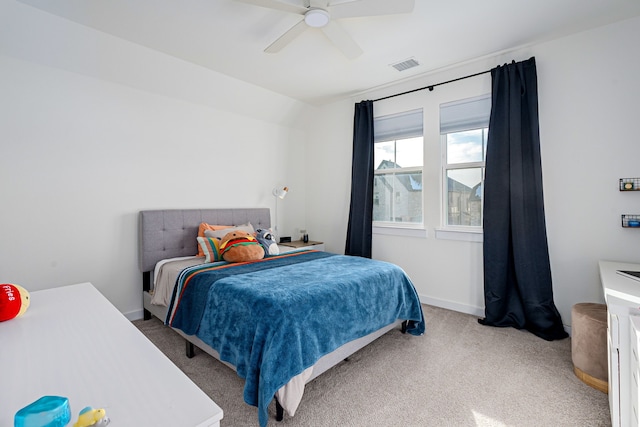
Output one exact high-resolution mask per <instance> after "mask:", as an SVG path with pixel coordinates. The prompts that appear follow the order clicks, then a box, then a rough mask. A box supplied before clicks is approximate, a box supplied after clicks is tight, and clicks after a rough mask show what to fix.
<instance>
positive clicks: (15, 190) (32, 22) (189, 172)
mask: <svg viewBox="0 0 640 427" xmlns="http://www.w3.org/2000/svg"><path fill="white" fill-rule="evenodd" d="M0 17H1V18H0V94H1V95H0V99H1V101H0V200H1V201H2V209H0V236H1V237H0V239H1V240H0V281H2V282H10V283H17V284H20V285H22V286H23V287H25V288H26V289H28V290H30V291H36V290H40V289H45V288H51V287H58V286H63V285H67V284H72V283H78V282H85V281H89V282H92V283H93V284H94V285H95V286H96V287H97V288H98V289H99V290H100V291H101V292H102V293H103V294H104V295H105V296H106V297H107V298H109V299H110V300H111V302H112V303H113V304H114V305H116V307H117V308H118V309H119V310H120V311H122V312H124V313H126V314H127V315H128V316H129V317H131V318H133V317H136V316H139V315H140V314H141V308H142V300H141V274H140V272H139V271H138V268H137V244H138V242H137V213H138V211H139V210H142V209H164V208H211V207H256V206H263V207H269V208H271V209H272V214H273V208H274V205H275V199H274V197H273V196H272V195H271V190H272V188H273V187H274V186H276V185H278V184H287V185H289V186H290V187H291V189H292V191H291V192H290V194H289V196H288V197H287V199H286V200H285V201H284V202H286V203H283V204H281V206H280V207H279V212H278V214H279V222H280V227H281V229H282V231H283V233H293V231H294V228H295V227H298V228H300V227H304V226H305V212H304V209H305V186H306V180H305V175H304V159H305V138H306V132H305V131H304V130H303V129H301V128H299V127H298V126H297V125H296V126H295V127H294V124H295V123H300V122H301V120H300V117H304V116H305V114H306V113H305V110H306V109H307V108H310V107H308V106H306V105H304V104H301V103H299V102H297V101H294V100H292V99H289V98H286V97H283V96H281V95H278V94H275V93H272V92H268V91H266V90H264V89H260V88H258V87H256V86H251V85H247V84H244V83H242V82H239V81H237V80H234V79H232V78H229V77H227V76H223V75H220V74H217V73H213V72H210V71H207V70H204V69H203V68H201V67H197V66H194V65H192V64H188V63H185V62H183V61H179V60H177V59H175V58H172V57H169V56H167V55H164V54H161V53H158V52H154V51H150V50H148V49H146V48H143V47H141V46H138V45H134V44H131V43H128V42H125V41H123V40H120V39H117V38H114V37H110V36H108V35H106V34H103V33H100V32H97V31H93V30H90V29H88V28H86V27H82V26H79V25H76V24H74V23H71V22H69V21H66V20H63V19H60V18H57V17H55V16H53V15H49V14H46V13H44V12H41V11H39V10H37V9H32V8H30V7H28V6H24V5H22V4H19V3H15V2H3V3H2V5H1V6H0ZM115 64H118V65H119V66H114V65H115ZM274 111H275V112H274ZM32 303H33V304H35V303H36V301H35V299H34V300H33V302H32Z"/></svg>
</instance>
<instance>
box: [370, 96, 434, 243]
mask: <svg viewBox="0 0 640 427" xmlns="http://www.w3.org/2000/svg"><path fill="white" fill-rule="evenodd" d="M418 115H419V117H420V120H421V122H420V126H419V127H416V126H414V127H412V128H411V130H410V131H408V133H404V132H403V131H399V132H397V133H395V134H394V133H393V132H389V128H388V127H386V128H385V130H386V132H384V133H383V135H380V134H376V130H375V126H374V144H376V143H383V142H394V143H395V145H394V150H396V148H395V147H397V142H398V141H402V140H407V139H414V138H420V139H421V143H422V156H423V157H422V162H421V163H422V165H421V166H409V167H399V168H389V169H374V170H373V177H374V182H375V178H376V176H385V175H389V176H393V175H396V174H411V173H417V172H419V173H420V176H421V178H422V179H421V182H420V184H421V186H422V188H421V190H420V204H419V206H420V218H421V219H420V222H409V221H407V222H396V221H376V220H373V221H372V231H373V232H374V233H375V234H395V235H398V234H400V235H416V233H415V232H413V231H412V230H417V235H419V236H423V235H425V226H424V220H425V212H424V201H425V198H424V143H425V142H424V141H425V138H424V110H423V108H417V109H411V110H406V111H403V112H400V113H395V114H389V115H383V116H379V117H376V118H374V120H378V121H385V122H386V123H387V124H388V123H389V122H390V121H392V120H394V119H398V120H399V122H400V123H402V122H403V121H404V119H405V118H406V117H411V116H413V117H414V118H415V117H417V116H418ZM374 123H375V122H374ZM414 124H415V123H414ZM418 130H419V133H418ZM376 166H377V165H375V164H374V168H375V167H376ZM375 195H376V192H375V190H374V196H373V197H374V199H373V203H374V204H375ZM392 197H395V195H394V196H392ZM394 207H395V199H394V200H393V204H392V206H391V208H392V209H393V208H394Z"/></svg>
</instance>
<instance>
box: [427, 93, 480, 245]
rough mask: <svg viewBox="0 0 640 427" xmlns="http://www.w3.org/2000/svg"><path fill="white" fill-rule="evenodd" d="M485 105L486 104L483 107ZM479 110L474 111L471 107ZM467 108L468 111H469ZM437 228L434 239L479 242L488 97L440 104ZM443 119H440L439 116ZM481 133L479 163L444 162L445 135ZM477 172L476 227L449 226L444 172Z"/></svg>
mask: <svg viewBox="0 0 640 427" xmlns="http://www.w3.org/2000/svg"><path fill="white" fill-rule="evenodd" d="M486 102H488V103H489V105H488V106H486V107H488V109H487V108H486V107H485V106H484V105H483V104H484V103H486ZM475 103H477V105H478V106H482V107H483V108H475V107H473V104H475ZM458 106H460V107H461V109H462V111H460V112H455V114H452V111H453V109H455V108H457V107H458ZM470 106H471V108H469V107H470ZM439 110H440V155H441V158H440V170H441V172H440V193H441V194H440V226H439V227H437V228H436V232H435V236H436V238H442V239H449V240H464V241H472V242H482V241H483V232H484V230H483V225H482V224H483V222H484V180H485V171H486V154H487V147H488V137H489V117H490V114H491V95H490V94H483V95H479V96H474V97H469V98H463V99H459V100H456V101H452V102H447V103H444V104H440V107H439ZM445 114H446V116H445V117H444V118H443V115H445ZM474 130H481V131H482V132H483V133H482V151H483V153H482V161H475V162H464V163H448V151H447V150H448V144H447V136H448V135H450V134H453V133H458V132H467V131H474ZM473 168H476V169H478V168H479V169H480V173H481V178H480V184H481V186H482V198H481V205H480V212H481V214H482V216H481V219H480V225H457V224H456V225H450V224H449V188H448V173H449V171H452V170H461V169H473Z"/></svg>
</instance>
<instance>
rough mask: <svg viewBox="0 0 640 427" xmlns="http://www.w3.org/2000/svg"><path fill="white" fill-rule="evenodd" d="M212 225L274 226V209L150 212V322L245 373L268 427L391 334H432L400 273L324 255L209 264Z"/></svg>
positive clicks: (146, 294)
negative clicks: (319, 382)
mask: <svg viewBox="0 0 640 427" xmlns="http://www.w3.org/2000/svg"><path fill="white" fill-rule="evenodd" d="M203 223H204V224H216V225H224V226H229V227H238V226H246V225H247V224H250V225H251V226H252V227H254V228H255V229H258V228H269V227H270V225H271V224H270V214H269V209H268V208H247V209H185V210H179V209H171V210H145V211H141V212H140V214H139V267H140V271H141V272H142V277H143V305H144V311H145V319H148V318H150V317H151V316H152V315H153V316H156V317H158V318H159V319H160V320H162V321H163V322H164V323H165V324H167V325H168V326H170V327H172V328H174V329H175V330H176V331H177V332H178V333H179V334H180V335H182V336H183V337H184V338H185V340H186V351H187V355H188V356H189V357H193V354H194V353H193V346H194V345H195V346H197V347H198V348H200V349H202V350H203V351H205V352H207V353H208V354H210V355H212V356H213V357H215V358H216V359H218V360H220V361H221V362H223V363H224V364H226V365H227V366H229V367H230V368H232V369H234V370H236V372H237V373H238V375H239V376H240V377H241V378H243V379H244V380H245V390H244V400H245V402H246V403H248V404H250V405H253V406H257V407H258V421H259V424H260V425H261V426H263V427H264V426H266V424H267V423H268V419H269V416H268V406H269V405H270V403H271V402H272V401H274V400H275V404H276V414H277V415H276V419H278V420H281V419H282V417H283V412H284V411H286V412H287V413H288V414H289V415H290V416H293V415H294V414H295V411H296V409H297V407H298V405H299V403H300V400H301V399H302V394H303V391H304V385H305V384H306V383H308V382H309V381H311V380H313V379H314V378H315V377H317V376H318V375H320V374H322V373H323V372H325V371H326V370H328V369H330V368H331V367H332V366H334V365H336V364H337V363H340V362H341V361H342V360H344V359H346V358H347V357H348V356H349V355H351V354H353V353H354V352H356V351H357V350H359V349H361V348H362V347H364V346H365V345H367V344H369V343H370V342H372V341H373V340H375V339H377V338H378V337H380V336H382V335H383V334H385V333H387V332H389V331H390V330H392V329H394V328H398V329H401V330H402V332H409V333H411V334H413V335H421V334H422V333H423V332H424V316H423V313H422V308H421V306H420V302H419V298H418V296H417V293H416V292H415V288H414V287H413V284H412V283H411V281H410V280H409V278H408V277H407V276H406V275H405V274H404V272H403V271H402V270H401V269H400V268H399V267H397V266H394V265H392V264H389V263H383V262H380V261H374V260H369V259H365V258H360V257H349V256H345V255H337V254H330V253H327V252H321V251H315V250H300V251H294V252H290V253H286V254H282V255H274V256H266V257H265V258H264V259H262V260H259V261H253V262H248V263H234V264H231V263H226V262H224V261H215V260H207V261H209V262H205V259H204V257H197V256H195V254H196V253H197V252H198V242H197V240H196V237H197V236H198V229H199V226H200V224H203ZM200 243H202V241H200ZM328 272H332V273H328ZM160 279H162V280H160ZM160 283H165V284H164V285H160ZM167 283H169V284H170V285H167Z"/></svg>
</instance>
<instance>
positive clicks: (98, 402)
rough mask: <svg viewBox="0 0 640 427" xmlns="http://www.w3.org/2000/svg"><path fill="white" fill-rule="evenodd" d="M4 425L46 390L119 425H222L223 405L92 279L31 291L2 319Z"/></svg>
mask: <svg viewBox="0 0 640 427" xmlns="http://www.w3.org/2000/svg"><path fill="white" fill-rule="evenodd" d="M0 366H2V376H1V380H0V426H12V425H13V417H14V415H15V413H16V412H17V411H18V410H19V409H21V408H23V407H24V406H26V405H28V404H30V403H31V402H33V401H35V400H37V399H39V398H40V397H42V396H45V395H53V396H63V397H67V398H68V399H69V405H70V407H71V413H72V418H71V422H70V423H69V426H71V425H73V423H74V422H75V421H76V419H77V417H78V413H79V412H80V410H81V409H83V408H84V407H86V406H92V407H94V408H104V409H105V410H106V413H107V416H108V417H109V418H110V419H111V423H110V424H109V426H110V427H118V426H154V427H158V426H166V427H175V426H185V427H186V426H198V427H205V426H206V427H218V426H219V425H220V420H221V419H222V415H223V413H222V410H221V409H220V407H218V405H216V404H215V403H214V402H213V401H212V400H211V399H210V398H209V397H208V396H207V395H206V394H205V393H204V392H203V391H202V390H200V389H199V388H198V387H197V386H196V385H195V384H194V383H193V382H192V381H191V380H190V379H189V378H188V377H187V376H186V375H185V374H184V373H183V372H182V371H180V369H178V368H177V367H176V366H175V365H174V364H173V363H172V362H171V361H170V360H169V359H168V358H167V357H166V356H165V355H164V354H163V353H162V352H161V351H160V350H158V349H157V348H156V347H155V346H154V345H153V344H152V343H151V341H149V340H148V339H147V338H146V337H145V336H144V335H143V334H142V333H141V332H140V331H139V330H138V329H137V328H136V327H135V326H133V324H131V322H130V321H129V320H127V318H125V317H124V316H123V315H122V314H121V313H120V312H119V311H118V310H117V309H116V308H115V307H114V306H113V305H111V303H109V301H108V300H107V299H106V298H105V297H104V296H103V295H102V294H101V293H100V292H98V290H97V289H96V288H95V287H94V286H93V285H92V284H90V283H83V284H79V285H72V286H64V287H61V288H55V289H48V290H43V291H36V292H31V305H30V306H29V308H28V310H27V311H26V313H25V314H24V315H23V316H22V317H19V318H16V319H12V320H9V321H6V322H0Z"/></svg>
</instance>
